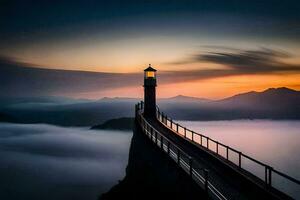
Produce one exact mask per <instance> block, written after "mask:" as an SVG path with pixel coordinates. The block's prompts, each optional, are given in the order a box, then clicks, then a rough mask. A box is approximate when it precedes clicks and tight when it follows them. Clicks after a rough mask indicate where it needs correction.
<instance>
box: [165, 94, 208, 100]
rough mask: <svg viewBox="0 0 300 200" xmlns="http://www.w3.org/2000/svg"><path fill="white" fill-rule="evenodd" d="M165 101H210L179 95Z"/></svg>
mask: <svg viewBox="0 0 300 200" xmlns="http://www.w3.org/2000/svg"><path fill="white" fill-rule="evenodd" d="M164 100H172V101H210V100H209V99H205V98H199V97H190V96H185V95H182V94H179V95H177V96H174V97H170V98H166V99H164Z"/></svg>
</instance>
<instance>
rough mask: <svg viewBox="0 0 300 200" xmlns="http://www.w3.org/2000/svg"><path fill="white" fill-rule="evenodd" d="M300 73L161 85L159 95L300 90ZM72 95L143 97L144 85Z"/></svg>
mask: <svg viewBox="0 0 300 200" xmlns="http://www.w3.org/2000/svg"><path fill="white" fill-rule="evenodd" d="M298 80H300V74H290V75H275V74H274V75H240V76H231V77H222V78H214V79H206V80H195V81H188V82H181V83H172V84H159V82H158V86H157V97H158V98H168V97H173V96H177V95H185V96H193V97H200V98H208V99H214V100H217V99H223V98H226V97H230V96H233V95H236V94H240V93H245V92H249V91H259V92H260V91H263V90H266V89H268V88H277V87H288V88H291V89H295V90H300V84H299V81H298ZM68 96H70V97H75V98H87V99H100V98H102V97H131V98H143V87H142V84H141V85H139V86H135V87H123V88H117V89H109V90H104V91H95V92H87V93H79V94H76V95H74V94H70V95H68Z"/></svg>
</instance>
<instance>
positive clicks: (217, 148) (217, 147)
mask: <svg viewBox="0 0 300 200" xmlns="http://www.w3.org/2000/svg"><path fill="white" fill-rule="evenodd" d="M216 143H217V146H216V151H217V154H219V142H216Z"/></svg>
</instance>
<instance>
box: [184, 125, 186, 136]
mask: <svg viewBox="0 0 300 200" xmlns="http://www.w3.org/2000/svg"><path fill="white" fill-rule="evenodd" d="M184 138H186V127H184Z"/></svg>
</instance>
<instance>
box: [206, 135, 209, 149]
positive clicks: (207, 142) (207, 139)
mask: <svg viewBox="0 0 300 200" xmlns="http://www.w3.org/2000/svg"><path fill="white" fill-rule="evenodd" d="M206 148H207V149H209V137H207V138H206Z"/></svg>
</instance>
